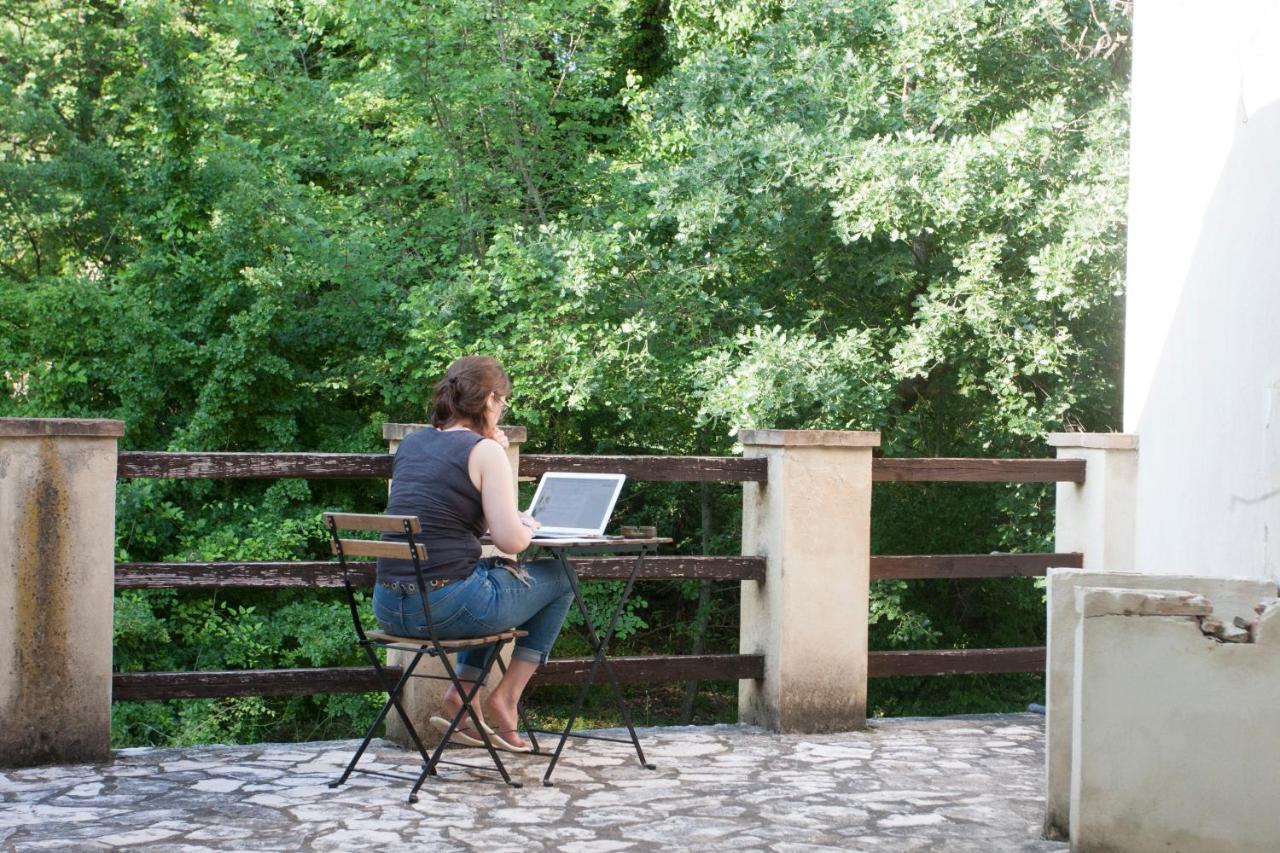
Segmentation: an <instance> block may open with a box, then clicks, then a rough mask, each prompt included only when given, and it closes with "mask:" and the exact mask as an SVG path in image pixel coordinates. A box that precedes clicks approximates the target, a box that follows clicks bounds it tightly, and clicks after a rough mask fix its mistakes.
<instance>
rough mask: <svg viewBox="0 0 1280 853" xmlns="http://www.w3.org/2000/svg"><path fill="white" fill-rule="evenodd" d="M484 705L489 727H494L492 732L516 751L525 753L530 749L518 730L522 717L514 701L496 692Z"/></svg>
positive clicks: (490, 695)
mask: <svg viewBox="0 0 1280 853" xmlns="http://www.w3.org/2000/svg"><path fill="white" fill-rule="evenodd" d="M482 704H483V705H484V709H485V717H486V718H487V719H488V720H489V725H490V726H492V727H493V728H492V730H491V731H493V732H494V733H496V734H497V735H498V737H500V738H502V739H503V740H504V741H506V742H507V743H508V744H510V746H511V747H512V748H513V749H515V750H519V751H524V750H527V749H528V748H529V745H528V744H527V743H525V740H524V738H522V737H520V733H519V732H518V731H517V730H516V726H517V724H518V723H519V721H520V715H519V713H518V712H517V710H516V703H515V702H514V701H513V700H510V699H508V698H506V697H505V696H504V695H503V694H502V692H501V691H498V690H495V691H493V692H492V693H490V694H489V696H488V698H487V699H485V701H484V702H483V703H482Z"/></svg>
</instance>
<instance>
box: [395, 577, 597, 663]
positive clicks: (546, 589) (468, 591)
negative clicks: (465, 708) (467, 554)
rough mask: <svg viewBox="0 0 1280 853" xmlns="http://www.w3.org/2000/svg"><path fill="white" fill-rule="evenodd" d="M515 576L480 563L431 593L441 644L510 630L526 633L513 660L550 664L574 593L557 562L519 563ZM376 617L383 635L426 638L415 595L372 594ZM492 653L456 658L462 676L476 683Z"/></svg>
mask: <svg viewBox="0 0 1280 853" xmlns="http://www.w3.org/2000/svg"><path fill="white" fill-rule="evenodd" d="M520 567H521V569H523V571H522V572H521V573H520V574H519V575H517V574H515V573H513V572H511V571H509V570H507V569H506V568H504V567H503V566H502V565H501V564H500V563H497V562H496V561H494V560H491V559H488V558H486V559H482V560H481V561H480V562H479V563H477V564H476V567H475V569H474V570H472V572H471V574H470V575H468V576H467V577H466V578H465V579H463V580H458V581H454V582H453V583H451V584H449V585H447V586H444V587H440V588H439V589H434V590H431V591H430V592H428V594H427V603H428V604H429V605H430V607H431V621H432V623H433V625H434V627H435V631H436V636H437V637H439V638H440V639H441V640H460V639H465V638H467V637H480V636H485V635H487V634H495V633H498V632H499V631H506V630H508V629H510V628H519V629H520V630H523V631H528V632H529V634H528V636H526V637H520V638H519V639H518V640H516V644H515V650H514V651H513V652H512V657H514V658H517V659H520V660H527V661H531V662H533V663H537V664H542V663H546V661H547V658H548V657H549V656H550V654H551V647H552V646H553V645H555V641H556V637H557V636H559V634H560V628H561V626H562V625H563V624H564V617H565V615H566V614H567V613H568V612H569V606H570V605H571V604H572V603H573V588H572V587H571V586H570V585H569V580H568V578H566V577H565V574H564V569H562V568H561V566H560V563H559V562H558V561H556V560H532V561H529V562H527V563H521V564H520ZM373 615H374V616H375V617H376V618H377V620H378V624H379V625H380V626H381V627H382V630H384V631H386V632H387V633H389V634H396V635H398V636H401V637H426V636H428V632H427V617H426V613H424V612H423V608H422V598H421V596H420V595H419V593H418V591H417V590H414V591H413V592H408V591H405V590H396V589H388V588H387V587H384V586H382V585H381V584H378V585H377V586H375V587H374V591H373ZM488 652H489V650H488V649H475V650H470V651H467V652H463V653H461V654H460V655H459V656H458V662H459V665H458V673H459V675H462V676H463V677H464V678H468V680H474V678H475V676H476V675H478V674H479V670H480V669H481V668H482V667H483V666H484V663H485V662H486V661H487V659H488V657H487V656H488Z"/></svg>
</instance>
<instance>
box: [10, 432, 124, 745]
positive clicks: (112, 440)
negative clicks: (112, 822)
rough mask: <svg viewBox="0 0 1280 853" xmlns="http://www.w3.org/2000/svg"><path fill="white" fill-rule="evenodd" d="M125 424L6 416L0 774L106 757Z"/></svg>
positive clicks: (108, 739)
mask: <svg viewBox="0 0 1280 853" xmlns="http://www.w3.org/2000/svg"><path fill="white" fill-rule="evenodd" d="M123 434H124V424H123V423H122V422H120V421H102V420H88V421H84V420H53V419H28V418H0V766H10V767H13V766H24V765H32V764H50V763H72V762H83V761H105V760H108V759H109V758H110V757H111V641H112V640H111V638H112V630H111V629H112V625H111V623H112V615H113V613H112V610H113V607H112V603H113V600H114V599H113V595H114V589H115V563H114V554H115V493H116V439H117V438H118V437H119V436H121V435H123Z"/></svg>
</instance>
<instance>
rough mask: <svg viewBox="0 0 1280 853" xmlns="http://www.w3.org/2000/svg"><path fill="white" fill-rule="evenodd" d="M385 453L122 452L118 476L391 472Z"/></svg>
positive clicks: (321, 476) (310, 476)
mask: <svg viewBox="0 0 1280 853" xmlns="http://www.w3.org/2000/svg"><path fill="white" fill-rule="evenodd" d="M391 460H392V456H391V454H389V453H151V452H142V451H136V450H126V451H121V453H120V454H119V456H118V458H117V460H116V476H117V477H122V478H127V477H162V478H169V479H177V480H190V479H205V480H237V479H247V480H261V479H265V478H273V477H296V478H299V479H305V480H334V479H366V478H387V477H390V476H391Z"/></svg>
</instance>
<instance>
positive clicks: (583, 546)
mask: <svg viewBox="0 0 1280 853" xmlns="http://www.w3.org/2000/svg"><path fill="white" fill-rule="evenodd" d="M670 543H671V540H670V539H668V538H664V537H660V536H658V537H653V538H649V539H621V538H616V539H615V538H608V539H601V538H594V539H552V538H538V537H537V535H536V534H535V535H534V539H533V541H532V542H530V543H529V547H531V548H542V549H544V550H546V551H549V552H550V553H551V555H552V556H553V557H555V559H556V560H557V561H558V562H559V563H560V568H562V569H563V570H564V573H565V577H566V578H568V580H569V585H570V586H571V587H572V588H573V598H574V601H576V602H577V603H578V612H579V613H581V614H582V625H583V629H584V632H585V634H586V637H587V641H588V642H589V643H590V644H591V648H592V650H593V653H592V661H591V668H590V670H588V671H587V680H586V683H584V684H583V685H582V689H581V690H579V691H578V699H577V701H576V702H574V705H573V711H572V712H571V713H570V714H569V721H568V722H567V723H566V724H565V727H564V731H562V732H555V731H547V730H542V732H541V733H542V734H550V735H559V736H560V741H559V743H557V744H556V748H555V751H554V752H547V751H546V750H543V749H541V748H540V747H539V746H538V741H537V739H536V738H534V737H532V736H531V738H530V740H531V743H532V745H533V751H532V752H531V753H530V754H532V755H549V756H551V761H550V763H549V764H548V765H547V772H546V773H545V774H543V777H542V784H543V785H546V786H548V787H550V786H551V785H553V784H554V783H553V782H552V781H551V774H552V773H553V772H554V771H555V769H556V764H557V763H558V762H559V761H560V753H561V751H562V750H563V749H564V745H565V742H566V741H568V740H569V738H571V737H577V738H586V739H592V740H610V741H615V742H617V743H630V744H631V745H632V746H634V747H635V748H636V757H637V758H638V759H640V765H641V766H642V767H644V768H646V769H648V770H653V769H654V766H653V765H652V764H650V763H649V762H647V761H645V758H644V750H643V749H641V748H640V738H639V737H637V736H636V729H635V726H634V725H632V723H631V712H630V710H628V708H627V702H626V700H625V699H624V698H623V696H622V688H620V687H619V686H618V679H617V676H615V675H614V672H613V666H612V665H611V664H610V663H609V658H608V654H607V653H608V650H609V642H610V641H611V640H612V639H613V634H614V631H616V630H617V628H618V619H619V617H621V616H622V611H623V610H624V609H626V606H627V600H628V599H629V598H631V590H632V589H633V588H634V587H635V583H636V576H637V575H638V574H639V573H640V569H641V567H642V566H643V565H644V558H645V557H646V556H648V555H650V554H655V553H657V551H658V546H659V545H668V544H670ZM571 552H572V553H573V554H575V555H577V556H582V555H584V554H635V560H634V561H633V562H632V564H631V572H630V573H629V574H628V575H627V582H626V586H624V587H623V589H622V597H621V598H620V599H619V600H618V605H617V607H615V608H614V611H613V615H612V616H611V617H610V618H609V626H608V628H606V629H605V632H604V634H603V635H600V634H597V633H596V628H595V625H593V624H592V622H591V613H590V612H589V611H588V610H587V603H586V601H585V600H584V599H583V597H582V587H581V586H580V585H579V583H578V573H577V572H576V571H574V569H573V565H572V564H571V562H570V560H569V557H568V555H569V553H571ZM601 668H603V669H604V674H605V678H606V679H608V681H609V686H610V687H611V688H612V689H613V698H614V701H615V702H616V703H617V705H618V711H619V712H620V713H621V714H622V720H623V722H624V723H626V725H627V732H628V733H630V735H631V738H630V740H629V741H628V740H624V739H622V738H614V737H605V736H604V735H592V734H585V733H579V732H575V731H573V724H574V723H575V722H577V720H578V715H579V714H581V713H582V706H583V704H584V703H585V702H586V700H587V693H588V691H590V689H591V686H592V685H593V684H594V683H595V680H596V673H597V671H598V670H599V669H601ZM537 731H538V730H536V729H535V730H531V735H532V734H536V733H537Z"/></svg>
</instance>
